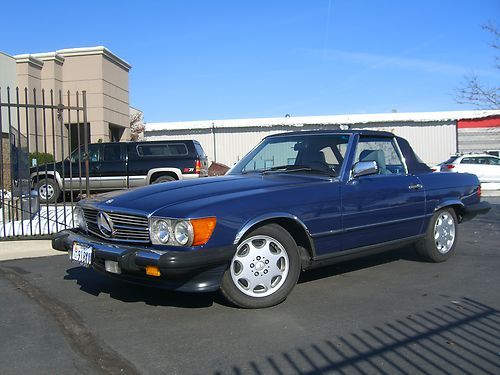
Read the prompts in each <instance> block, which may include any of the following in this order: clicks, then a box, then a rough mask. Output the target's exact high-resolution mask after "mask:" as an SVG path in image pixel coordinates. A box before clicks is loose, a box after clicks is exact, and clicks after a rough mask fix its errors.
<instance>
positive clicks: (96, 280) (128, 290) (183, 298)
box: [64, 267, 226, 308]
mask: <svg viewBox="0 0 500 375" xmlns="http://www.w3.org/2000/svg"><path fill="white" fill-rule="evenodd" d="M66 273H67V274H66V275H65V276H64V279H65V280H76V282H77V284H78V285H79V286H80V290H82V291H83V292H86V293H88V294H91V295H93V296H98V295H99V294H101V293H105V294H108V295H109V296H110V297H111V298H113V299H116V300H119V301H122V302H143V303H146V304H147V305H151V306H172V307H186V308H204V307H210V306H212V305H213V304H214V303H217V304H221V305H224V304H226V303H225V302H224V301H223V299H222V297H220V296H219V294H218V293H197V294H196V295H195V296H194V295H193V294H192V293H181V292H173V291H169V290H165V289H161V288H158V287H146V286H142V285H136V284H132V283H128V282H123V281H120V280H116V279H113V278H111V277H106V276H105V275H102V274H100V273H98V272H96V271H94V270H92V269H89V268H85V267H73V268H70V269H68V270H67V271H66Z"/></svg>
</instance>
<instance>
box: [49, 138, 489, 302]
mask: <svg viewBox="0 0 500 375" xmlns="http://www.w3.org/2000/svg"><path fill="white" fill-rule="evenodd" d="M489 209H490V206H489V204H488V203H487V202H482V201H481V189H480V184H479V180H478V178H477V177H476V176H474V175H472V174H466V173H464V174H458V173H457V174H453V175H452V174H446V173H432V171H431V170H430V168H429V167H428V166H427V165H425V164H424V163H422V162H421V161H420V159H418V157H417V156H416V155H415V154H414V152H413V150H412V148H411V147H410V145H409V144H408V142H407V141H406V140H404V139H403V138H400V137H396V136H394V135H393V134H391V133H386V132H376V131H365V130H352V131H309V132H296V133H285V134H278V135H273V136H269V137H267V138H265V139H264V140H263V141H262V142H261V143H260V144H259V145H258V146H257V147H255V148H254V149H253V150H252V151H250V152H249V153H248V154H247V155H246V156H245V157H244V158H243V159H241V160H240V161H239V162H238V163H237V164H236V165H235V166H234V167H233V168H232V169H231V170H230V171H229V172H228V174H227V175H225V176H221V177H212V178H207V179H199V180H190V181H178V182H172V183H169V184H161V185H154V186H148V187H144V188H140V189H134V190H130V191H124V192H119V193H108V194H104V195H100V196H96V197H92V198H89V199H86V200H84V201H82V202H79V204H78V209H77V212H76V220H77V222H78V228H77V229H74V230H65V231H62V232H60V233H59V234H58V235H57V236H56V237H55V238H54V240H53V242H52V246H53V248H54V249H58V250H64V251H68V254H69V258H70V259H71V260H72V261H74V262H77V263H79V264H82V265H84V266H87V267H93V268H94V269H95V270H97V271H100V272H103V273H105V274H107V275H110V276H114V277H117V278H119V279H121V280H123V281H129V282H133V283H141V284H145V285H157V286H163V287H166V288H169V289H173V290H177V291H186V292H206V291H215V290H218V289H220V290H221V291H222V294H223V295H224V296H225V297H226V298H227V300H229V301H230V302H232V303H233V304H234V305H236V306H240V307H244V308H260V307H267V306H272V305H275V304H278V303H280V302H282V301H283V300H284V299H285V298H286V297H287V296H288V294H289V293H290V292H291V291H292V289H293V288H294V286H295V284H296V282H297V280H298V278H299V274H300V273H301V271H307V270H310V269H312V268H315V267H319V266H325V265H328V264H332V263H337V262H342V261H345V260H349V259H353V258H356V257H361V256H365V255H370V254H374V253H377V252H380V251H385V250H390V249H394V248H397V247H400V246H403V245H408V244H415V245H416V248H417V251H418V253H419V254H421V255H422V256H423V257H425V259H427V260H429V261H432V262H442V261H445V260H447V259H448V258H449V257H450V256H451V255H452V254H453V253H454V252H455V249H456V245H457V242H458V224H459V223H460V222H462V221H465V220H469V219H471V218H473V217H474V216H475V215H477V214H480V213H485V212H487V211H488V210H489Z"/></svg>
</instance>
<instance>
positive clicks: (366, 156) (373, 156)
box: [359, 150, 391, 174]
mask: <svg viewBox="0 0 500 375" xmlns="http://www.w3.org/2000/svg"><path fill="white" fill-rule="evenodd" d="M359 161H376V162H377V164H378V169H379V174H390V173H391V172H390V171H389V170H388V169H387V168H386V165H385V154H384V151H382V150H363V151H361V153H360V154H359Z"/></svg>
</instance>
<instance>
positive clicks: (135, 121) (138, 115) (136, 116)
mask: <svg viewBox="0 0 500 375" xmlns="http://www.w3.org/2000/svg"><path fill="white" fill-rule="evenodd" d="M145 128H146V127H145V126H144V121H143V114H142V112H141V111H137V112H134V113H131V114H130V140H131V141H138V140H139V139H140V138H141V136H142V133H143V132H144V129H145Z"/></svg>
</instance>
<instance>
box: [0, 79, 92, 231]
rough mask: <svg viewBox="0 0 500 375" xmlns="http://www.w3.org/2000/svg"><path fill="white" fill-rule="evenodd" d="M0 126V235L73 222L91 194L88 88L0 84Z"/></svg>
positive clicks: (55, 227) (54, 228) (56, 227)
mask: <svg viewBox="0 0 500 375" xmlns="http://www.w3.org/2000/svg"><path fill="white" fill-rule="evenodd" d="M0 129H1V130H2V144H1V147H0V160H1V162H0V163H1V168H0V240H9V239H28V238H46V237H47V236H50V235H52V234H54V233H57V232H59V231H61V230H63V229H66V228H71V227H73V208H74V205H75V202H76V201H77V200H78V199H81V198H82V197H85V196H88V195H89V163H88V144H89V139H90V129H89V124H88V121H87V99H86V92H85V91H82V92H74V93H71V92H69V91H68V92H66V93H63V92H62V91H61V90H59V91H57V92H55V91H54V90H50V91H45V90H43V89H42V90H36V89H32V90H28V89H27V88H25V89H24V90H20V89H19V88H15V89H11V88H9V87H7V88H1V87H0ZM75 132H76V133H77V134H76V136H75V134H74V133H75ZM71 140H74V142H73V143H75V142H76V144H77V146H76V147H74V148H73V149H72V147H71V143H72V142H71Z"/></svg>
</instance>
